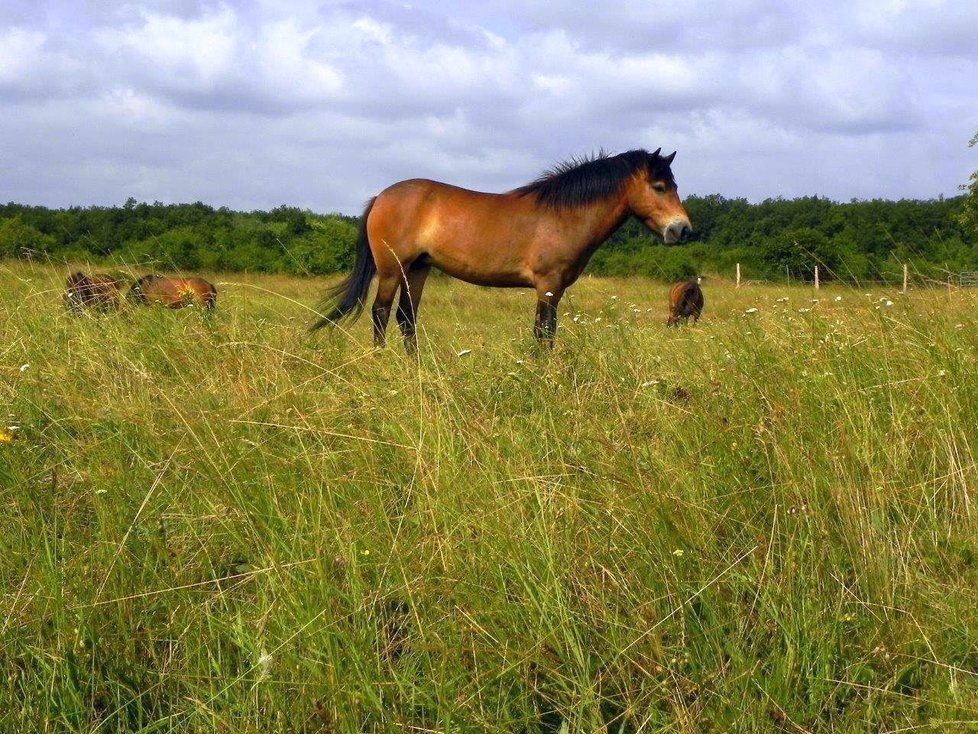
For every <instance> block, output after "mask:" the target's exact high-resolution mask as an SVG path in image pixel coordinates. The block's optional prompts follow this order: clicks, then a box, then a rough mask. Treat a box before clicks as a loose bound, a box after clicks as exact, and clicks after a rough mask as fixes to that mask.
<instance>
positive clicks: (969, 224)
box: [958, 133, 978, 235]
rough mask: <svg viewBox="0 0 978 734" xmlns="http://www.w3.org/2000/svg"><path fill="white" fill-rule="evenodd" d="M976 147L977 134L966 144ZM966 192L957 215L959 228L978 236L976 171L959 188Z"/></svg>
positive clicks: (977, 178) (977, 142) (977, 175)
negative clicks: (966, 182)
mask: <svg viewBox="0 0 978 734" xmlns="http://www.w3.org/2000/svg"><path fill="white" fill-rule="evenodd" d="M976 145H978V133H975V136H974V137H973V138H972V139H971V141H970V142H969V143H968V147H969V148H974V147H975V146H976ZM961 188H962V189H963V190H964V191H966V192H967V193H966V195H965V197H964V205H963V207H962V209H961V213H960V214H959V215H958V221H959V222H960V224H961V226H962V227H964V228H965V229H966V230H968V231H970V232H971V233H972V234H975V235H978V170H976V171H975V172H974V173H972V174H971V180H970V182H969V183H968V184H967V185H966V186H962V187H961Z"/></svg>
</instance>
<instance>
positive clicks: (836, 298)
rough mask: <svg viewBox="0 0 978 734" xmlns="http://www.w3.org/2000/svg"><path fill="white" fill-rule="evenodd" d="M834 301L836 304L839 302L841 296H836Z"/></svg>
mask: <svg viewBox="0 0 978 734" xmlns="http://www.w3.org/2000/svg"><path fill="white" fill-rule="evenodd" d="M834 300H835V302H836V303H838V302H839V301H841V300H842V296H836V297H835V299H834Z"/></svg>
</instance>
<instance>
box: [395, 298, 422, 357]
mask: <svg viewBox="0 0 978 734" xmlns="http://www.w3.org/2000/svg"><path fill="white" fill-rule="evenodd" d="M396 316H397V325H398V326H399V327H401V334H402V335H403V336H404V348H405V349H406V350H407V351H408V353H409V354H414V353H415V352H417V351H418V333H417V328H416V323H417V322H416V318H415V317H416V314H415V313H414V309H413V308H412V307H411V304H410V303H408V304H407V307H405V304H404V301H403V299H402V300H401V303H400V304H398V306H397V314H396Z"/></svg>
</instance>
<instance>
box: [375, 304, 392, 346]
mask: <svg viewBox="0 0 978 734" xmlns="http://www.w3.org/2000/svg"><path fill="white" fill-rule="evenodd" d="M372 316H373V322H374V346H375V347H382V346H384V345H385V344H386V343H387V322H388V320H389V319H390V317H391V307H390V304H389V303H388V304H386V305H385V304H382V303H377V302H376V301H375V302H374V307H373V312H372Z"/></svg>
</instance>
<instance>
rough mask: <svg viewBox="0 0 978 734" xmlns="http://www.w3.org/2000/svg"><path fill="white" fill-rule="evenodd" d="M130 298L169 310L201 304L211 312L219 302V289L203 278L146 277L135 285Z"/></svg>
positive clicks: (130, 292)
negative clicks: (158, 304) (162, 306)
mask: <svg viewBox="0 0 978 734" xmlns="http://www.w3.org/2000/svg"><path fill="white" fill-rule="evenodd" d="M129 297H130V298H132V299H133V300H135V301H136V302H137V303H142V304H151V303H160V304H162V305H164V306H166V307H167V308H184V307H185V306H193V305H194V304H200V305H202V306H203V307H204V308H206V309H207V310H208V311H209V310H210V309H212V308H214V304H215V303H216V302H217V288H215V287H214V285H213V284H212V283H208V282H207V281H206V280H204V279H203V278H166V277H163V276H161V275H144V276H143V277H142V278H140V279H139V280H137V281H136V282H135V283H134V284H133V286H132V288H131V289H130V291H129Z"/></svg>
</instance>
